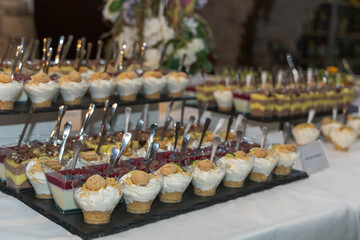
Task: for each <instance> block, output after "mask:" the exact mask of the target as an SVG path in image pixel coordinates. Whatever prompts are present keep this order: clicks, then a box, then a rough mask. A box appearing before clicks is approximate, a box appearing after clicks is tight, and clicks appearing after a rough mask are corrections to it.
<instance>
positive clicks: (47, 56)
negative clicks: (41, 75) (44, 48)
mask: <svg viewBox="0 0 360 240" xmlns="http://www.w3.org/2000/svg"><path fill="white" fill-rule="evenodd" d="M52 53H53V49H52V48H49V50H48V52H47V54H46V64H45V73H46V74H49V68H50V60H51V57H52Z"/></svg>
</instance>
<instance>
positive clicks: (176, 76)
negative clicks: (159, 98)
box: [166, 72, 189, 97]
mask: <svg viewBox="0 0 360 240" xmlns="http://www.w3.org/2000/svg"><path fill="white" fill-rule="evenodd" d="M166 80H167V90H168V95H169V97H181V96H182V94H183V92H184V91H185V89H186V86H187V85H188V84H189V79H188V76H187V74H186V73H184V72H171V73H169V74H168V75H166Z"/></svg>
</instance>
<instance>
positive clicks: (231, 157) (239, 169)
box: [219, 151, 253, 188]
mask: <svg viewBox="0 0 360 240" xmlns="http://www.w3.org/2000/svg"><path fill="white" fill-rule="evenodd" d="M219 162H221V163H222V164H223V165H227V168H226V175H225V178H224V186H225V187H229V188H241V187H243V186H244V182H245V179H246V177H247V176H248V175H249V173H250V171H251V169H252V168H253V160H252V159H250V158H249V157H248V156H246V153H245V152H243V151H237V152H235V153H227V154H226V155H225V156H223V157H221V158H220V159H219Z"/></svg>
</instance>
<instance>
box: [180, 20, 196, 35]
mask: <svg viewBox="0 0 360 240" xmlns="http://www.w3.org/2000/svg"><path fill="white" fill-rule="evenodd" d="M183 23H184V25H185V27H186V28H188V29H189V30H190V32H192V34H194V35H196V29H197V27H198V26H199V24H198V23H197V22H196V21H195V19H194V18H192V17H184V18H183Z"/></svg>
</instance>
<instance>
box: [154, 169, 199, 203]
mask: <svg viewBox="0 0 360 240" xmlns="http://www.w3.org/2000/svg"><path fill="white" fill-rule="evenodd" d="M157 173H160V174H161V175H162V176H164V184H163V187H162V188H161V191H160V196H159V197H160V201H161V202H164V203H179V202H181V200H182V195H183V193H184V191H185V190H186V188H187V187H188V186H189V184H190V182H191V180H192V176H191V172H189V171H188V172H186V171H185V170H184V169H183V168H182V167H181V166H180V165H178V164H175V163H167V164H165V165H163V166H162V167H161V168H160V169H159V170H158V171H157Z"/></svg>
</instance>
